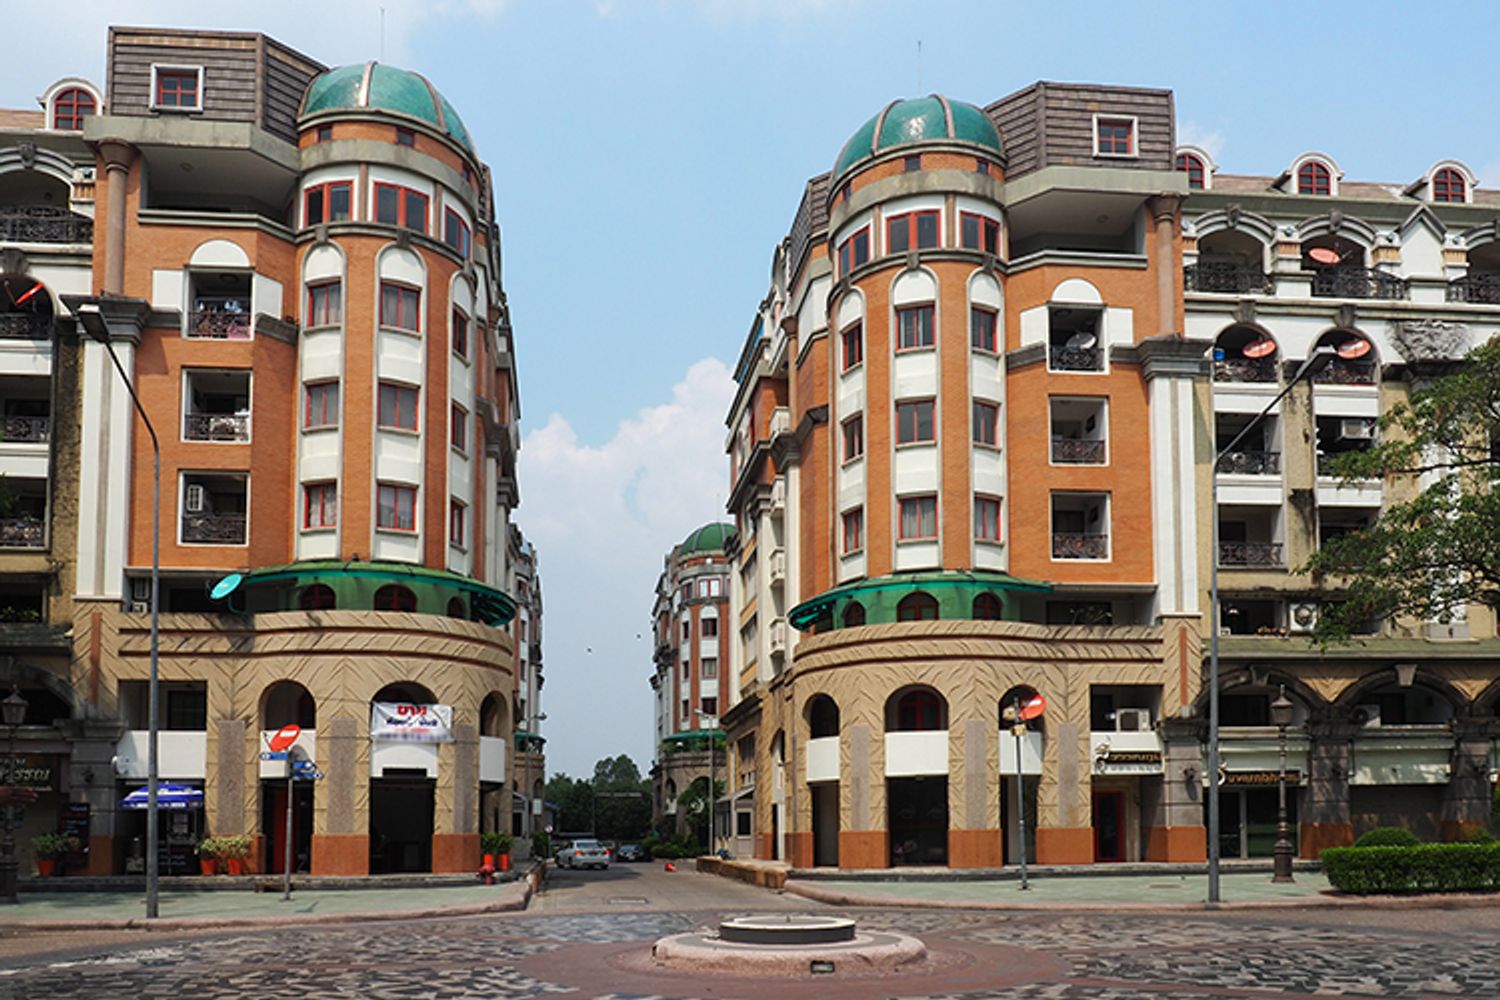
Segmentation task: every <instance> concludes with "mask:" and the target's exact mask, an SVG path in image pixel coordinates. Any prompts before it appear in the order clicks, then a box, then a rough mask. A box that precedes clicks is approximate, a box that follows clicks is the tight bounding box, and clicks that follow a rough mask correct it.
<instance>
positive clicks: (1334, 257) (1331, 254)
mask: <svg viewBox="0 0 1500 1000" xmlns="http://www.w3.org/2000/svg"><path fill="white" fill-rule="evenodd" d="M1307 255H1308V256H1309V257H1311V258H1312V260H1313V263H1315V264H1337V263H1338V262H1339V261H1340V260H1341V259H1342V258H1341V257H1339V252H1338V251H1337V250H1331V249H1329V248H1328V247H1313V248H1312V249H1311V250H1309V251H1307Z"/></svg>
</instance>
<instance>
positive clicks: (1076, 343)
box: [1063, 332, 1099, 351]
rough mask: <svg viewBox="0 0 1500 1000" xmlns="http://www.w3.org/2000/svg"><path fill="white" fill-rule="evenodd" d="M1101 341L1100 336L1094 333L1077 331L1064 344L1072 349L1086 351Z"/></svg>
mask: <svg viewBox="0 0 1500 1000" xmlns="http://www.w3.org/2000/svg"><path fill="white" fill-rule="evenodd" d="M1097 343H1099V338H1098V337H1096V336H1094V335H1093V334H1092V333H1087V332H1084V333H1075V334H1073V336H1071V337H1069V338H1068V339H1067V342H1066V343H1064V344H1063V346H1064V347H1066V348H1067V349H1068V350H1070V351H1086V350H1088V349H1089V348H1091V347H1093V346H1094V345H1095V344H1097Z"/></svg>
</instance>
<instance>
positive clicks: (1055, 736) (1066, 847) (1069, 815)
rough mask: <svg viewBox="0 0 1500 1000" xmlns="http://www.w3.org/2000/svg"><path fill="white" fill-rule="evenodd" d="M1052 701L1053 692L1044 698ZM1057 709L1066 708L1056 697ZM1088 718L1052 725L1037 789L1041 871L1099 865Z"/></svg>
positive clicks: (1038, 854) (1037, 857) (1037, 843)
mask: <svg viewBox="0 0 1500 1000" xmlns="http://www.w3.org/2000/svg"><path fill="white" fill-rule="evenodd" d="M1043 694H1044V696H1047V695H1048V693H1047V692H1043ZM1050 700H1051V702H1052V704H1054V705H1057V704H1060V700H1059V699H1058V698H1057V697H1055V696H1053V697H1051V698H1050ZM1088 737H1089V733H1088V722H1087V717H1086V716H1085V717H1084V721H1083V726H1082V727H1081V728H1080V725H1079V723H1078V722H1076V721H1069V722H1062V721H1058V722H1056V724H1055V725H1049V726H1048V731H1047V744H1046V750H1045V752H1044V754H1043V758H1042V777H1041V781H1040V783H1039V784H1038V785H1037V804H1036V813H1037V817H1036V822H1037V829H1036V861H1037V864H1039V865H1087V864H1092V863H1093V861H1094V826H1093V810H1092V807H1091V804H1090V797H1089V792H1090V791H1091V790H1092V787H1093V782H1092V774H1093V767H1092V760H1093V758H1092V755H1091V752H1090V751H1091V748H1090V747H1089V739H1088Z"/></svg>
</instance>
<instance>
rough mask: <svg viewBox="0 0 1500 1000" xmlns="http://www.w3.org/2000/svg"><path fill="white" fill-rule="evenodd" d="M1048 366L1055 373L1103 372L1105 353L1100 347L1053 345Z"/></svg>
mask: <svg viewBox="0 0 1500 1000" xmlns="http://www.w3.org/2000/svg"><path fill="white" fill-rule="evenodd" d="M1048 366H1049V367H1050V368H1051V369H1052V370H1053V371H1055V372H1102V371H1103V370H1104V351H1103V350H1102V349H1101V348H1098V347H1065V346H1058V345H1053V346H1052V348H1051V350H1050V352H1049V354H1048Z"/></svg>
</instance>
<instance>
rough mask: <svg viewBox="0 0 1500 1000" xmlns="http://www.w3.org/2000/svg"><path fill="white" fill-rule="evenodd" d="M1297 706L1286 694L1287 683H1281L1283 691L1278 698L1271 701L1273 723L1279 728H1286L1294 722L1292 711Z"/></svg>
mask: <svg viewBox="0 0 1500 1000" xmlns="http://www.w3.org/2000/svg"><path fill="white" fill-rule="evenodd" d="M1295 708H1296V706H1295V705H1293V704H1292V700H1291V699H1290V698H1288V697H1287V696H1286V685H1285V684H1283V685H1281V692H1280V693H1279V694H1278V695H1277V696H1276V700H1275V701H1273V702H1271V723H1272V724H1273V725H1275V726H1276V727H1277V728H1278V729H1285V728H1286V727H1287V726H1290V725H1291V724H1292V712H1293V710H1294V709H1295Z"/></svg>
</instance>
